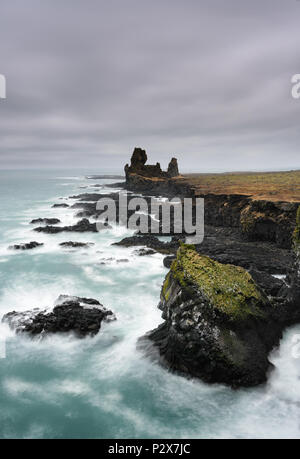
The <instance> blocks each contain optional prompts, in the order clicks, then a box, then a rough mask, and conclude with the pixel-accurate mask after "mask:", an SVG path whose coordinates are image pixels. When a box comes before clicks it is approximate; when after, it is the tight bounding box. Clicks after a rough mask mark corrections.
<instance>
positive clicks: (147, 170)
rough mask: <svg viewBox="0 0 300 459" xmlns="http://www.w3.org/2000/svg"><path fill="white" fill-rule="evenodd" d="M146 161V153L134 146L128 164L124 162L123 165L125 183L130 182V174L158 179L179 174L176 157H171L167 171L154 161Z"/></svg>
mask: <svg viewBox="0 0 300 459" xmlns="http://www.w3.org/2000/svg"><path fill="white" fill-rule="evenodd" d="M146 162H147V153H146V151H145V150H142V148H135V149H134V152H133V154H132V156H131V164H130V166H129V165H128V164H126V166H125V175H126V182H127V185H128V184H129V182H130V178H131V175H132V174H134V175H140V176H142V177H148V178H159V179H168V178H171V177H175V176H177V175H179V172H178V164H177V160H176V158H172V160H171V162H170V164H169V168H168V172H164V171H162V169H161V167H160V164H159V163H156V164H155V165H146Z"/></svg>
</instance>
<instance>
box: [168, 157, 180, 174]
mask: <svg viewBox="0 0 300 459" xmlns="http://www.w3.org/2000/svg"><path fill="white" fill-rule="evenodd" d="M168 175H169V177H177V176H178V175H179V169H178V162H177V159H176V158H172V159H171V161H170V163H169V166H168Z"/></svg>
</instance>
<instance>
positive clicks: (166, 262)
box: [163, 255, 176, 269]
mask: <svg viewBox="0 0 300 459" xmlns="http://www.w3.org/2000/svg"><path fill="white" fill-rule="evenodd" d="M174 260H176V256H175V255H169V256H167V257H165V258H164V261H163V264H164V267H165V268H168V269H170V268H171V264H172V263H173V261H174Z"/></svg>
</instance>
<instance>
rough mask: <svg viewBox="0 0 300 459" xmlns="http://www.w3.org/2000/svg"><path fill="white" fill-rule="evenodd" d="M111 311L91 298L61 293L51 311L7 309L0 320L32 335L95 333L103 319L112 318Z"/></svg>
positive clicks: (79, 335) (80, 335) (86, 334)
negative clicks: (8, 310) (7, 311)
mask: <svg viewBox="0 0 300 459" xmlns="http://www.w3.org/2000/svg"><path fill="white" fill-rule="evenodd" d="M115 319H116V318H115V316H114V314H113V313H112V311H110V310H108V309H106V308H105V307H104V306H103V305H102V304H101V303H99V301H97V300H94V299H92V298H80V297H76V296H68V295H61V296H60V297H59V298H58V299H57V301H56V302H55V305H54V308H53V311H52V312H48V313H47V312H46V311H45V310H44V311H41V310H39V309H34V310H32V311H26V312H16V311H13V312H9V313H8V314H6V315H5V316H4V317H3V319H2V322H5V323H8V325H9V326H10V327H11V328H12V329H13V330H15V331H16V333H26V334H29V335H32V336H41V335H42V336H44V335H48V334H53V333H68V332H73V333H74V334H75V335H76V336H78V337H80V338H83V337H85V336H88V335H90V336H94V335H96V334H97V333H98V332H99V330H100V328H101V323H102V321H106V322H110V321H112V320H115Z"/></svg>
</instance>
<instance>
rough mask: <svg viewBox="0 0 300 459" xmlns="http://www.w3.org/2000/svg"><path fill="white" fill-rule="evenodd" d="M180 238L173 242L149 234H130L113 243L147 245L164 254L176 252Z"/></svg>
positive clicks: (123, 245) (130, 245) (174, 239)
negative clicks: (163, 240)
mask: <svg viewBox="0 0 300 459" xmlns="http://www.w3.org/2000/svg"><path fill="white" fill-rule="evenodd" d="M178 244H179V242H178V240H177V239H176V238H173V239H172V241H171V242H162V241H160V240H159V239H158V238H157V237H155V236H153V235H151V234H147V235H140V236H129V237H125V238H124V239H122V240H121V241H119V242H114V243H113V244H112V245H120V246H122V247H135V246H142V245H144V246H146V247H148V248H150V249H152V250H155V251H156V252H159V253H162V254H169V253H175V252H176V250H177V248H178Z"/></svg>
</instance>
